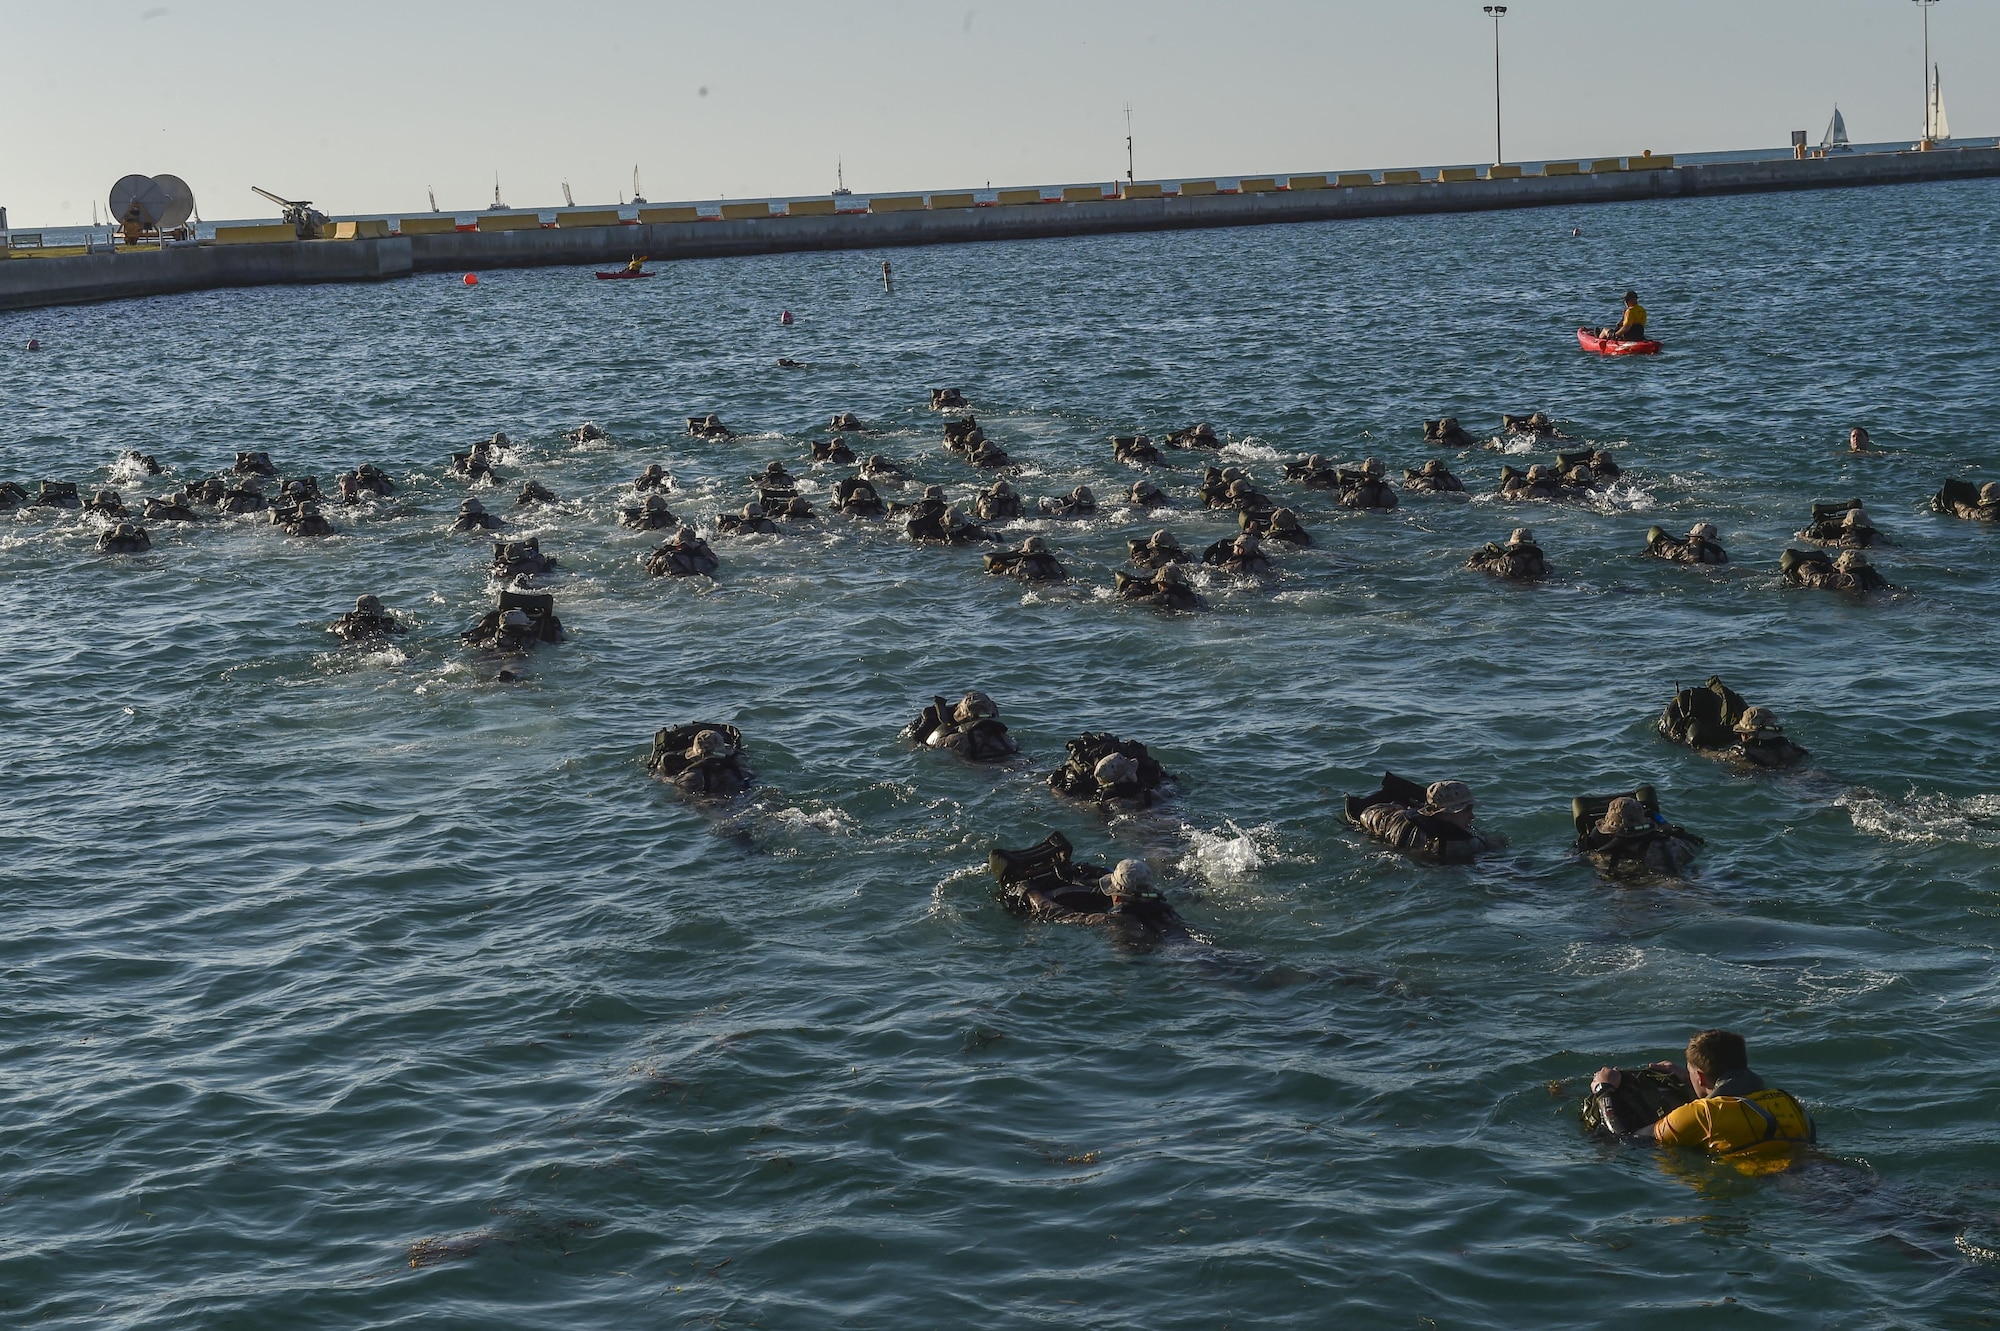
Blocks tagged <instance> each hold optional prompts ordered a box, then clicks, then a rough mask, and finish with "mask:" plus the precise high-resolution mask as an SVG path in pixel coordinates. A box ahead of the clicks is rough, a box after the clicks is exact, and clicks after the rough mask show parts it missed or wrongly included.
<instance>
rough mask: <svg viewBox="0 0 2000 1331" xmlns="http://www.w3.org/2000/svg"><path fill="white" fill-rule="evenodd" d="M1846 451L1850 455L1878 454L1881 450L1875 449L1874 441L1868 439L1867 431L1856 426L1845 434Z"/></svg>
mask: <svg viewBox="0 0 2000 1331" xmlns="http://www.w3.org/2000/svg"><path fill="white" fill-rule="evenodd" d="M1847 451H1848V452H1850V453H1879V452H1881V451H1882V450H1881V449H1879V448H1877V447H1875V441H1874V440H1873V439H1870V438H1869V437H1868V431H1866V430H1864V429H1862V428H1861V427H1860V426H1858V425H1857V426H1855V427H1854V428H1853V429H1851V430H1849V431H1848V432H1847Z"/></svg>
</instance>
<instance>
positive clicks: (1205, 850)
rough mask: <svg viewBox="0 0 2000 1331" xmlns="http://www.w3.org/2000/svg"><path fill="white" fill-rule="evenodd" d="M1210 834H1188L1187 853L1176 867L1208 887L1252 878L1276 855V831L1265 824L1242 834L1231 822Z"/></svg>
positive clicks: (1199, 832) (1224, 823)
mask: <svg viewBox="0 0 2000 1331" xmlns="http://www.w3.org/2000/svg"><path fill="white" fill-rule="evenodd" d="M1223 827H1224V828H1226V829H1227V830H1226V831H1225V830H1221V829H1218V830H1216V831H1212V832H1204V831H1201V830H1200V829H1198V828H1191V829H1189V831H1188V848H1187V853H1186V854H1185V855H1183V856H1182V857H1181V860H1180V863H1179V864H1178V865H1177V866H1176V867H1177V868H1178V869H1180V871H1181V872H1182V873H1185V874H1187V875H1188V876H1190V877H1192V878H1197V879H1199V880H1200V881H1202V882H1204V883H1207V884H1209V885H1210V886H1211V887H1214V886H1220V885H1222V884H1225V883H1234V882H1240V881H1242V880H1243V879H1246V878H1249V877H1252V876H1254V875H1255V874H1256V873H1258V871H1260V870H1261V869H1263V868H1264V866H1265V864H1266V863H1267V862H1268V861H1269V860H1270V858H1271V857H1273V856H1275V855H1276V854H1277V844H1278V835H1277V829H1276V828H1274V827H1272V826H1271V825H1270V824H1268V823H1265V824H1261V825H1259V826H1257V827H1253V828H1250V829H1249V830H1248V831H1245V830H1244V829H1243V828H1241V827H1239V826H1237V825H1236V823H1235V821H1234V820H1232V819H1224V820H1223Z"/></svg>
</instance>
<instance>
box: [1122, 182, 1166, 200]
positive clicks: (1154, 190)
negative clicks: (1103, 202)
mask: <svg viewBox="0 0 2000 1331" xmlns="http://www.w3.org/2000/svg"><path fill="white" fill-rule="evenodd" d="M1161 193H1162V191H1161V189H1160V187H1159V186H1158V185H1127V186H1126V187H1125V189H1124V192H1123V194H1122V195H1121V197H1123V198H1127V199H1157V198H1159V197H1160V196H1161Z"/></svg>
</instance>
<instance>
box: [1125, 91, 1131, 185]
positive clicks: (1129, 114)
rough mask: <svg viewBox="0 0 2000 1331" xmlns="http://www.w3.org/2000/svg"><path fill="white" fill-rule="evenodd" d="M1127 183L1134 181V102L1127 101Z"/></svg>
mask: <svg viewBox="0 0 2000 1331" xmlns="http://www.w3.org/2000/svg"><path fill="white" fill-rule="evenodd" d="M1125 183H1126V184H1128V185H1129V184H1131V183H1132V103H1130V102H1127V103H1125Z"/></svg>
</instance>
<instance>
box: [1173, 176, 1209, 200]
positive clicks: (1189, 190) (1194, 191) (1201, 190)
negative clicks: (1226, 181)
mask: <svg viewBox="0 0 2000 1331" xmlns="http://www.w3.org/2000/svg"><path fill="white" fill-rule="evenodd" d="M1213 193H1215V182H1214V181H1213V180H1183V181H1182V182H1181V197H1182V198H1183V199H1189V198H1194V197H1197V196H1207V195H1210V194H1213Z"/></svg>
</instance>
